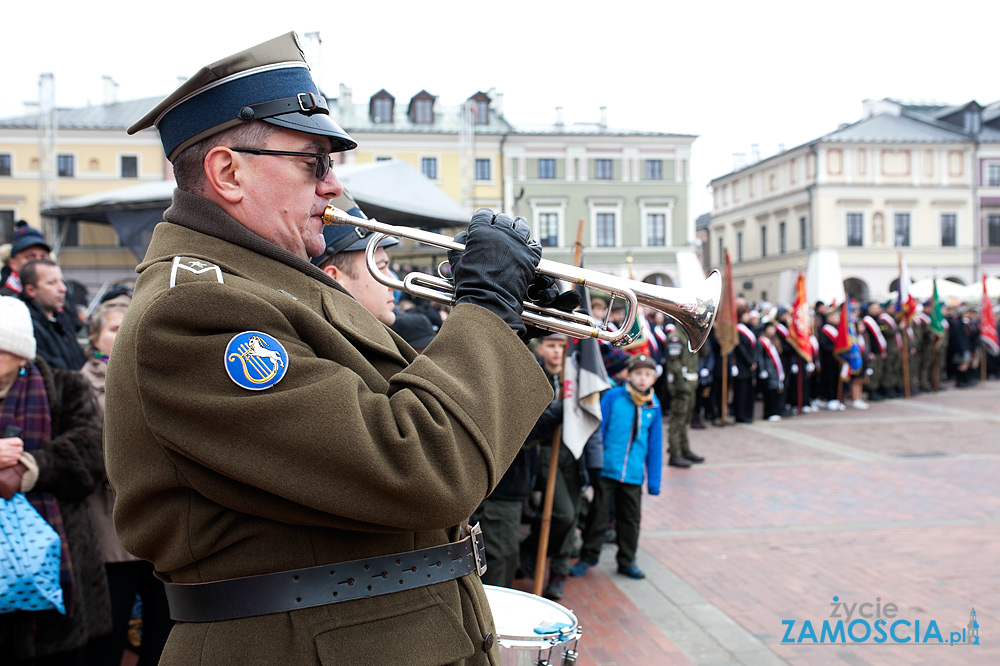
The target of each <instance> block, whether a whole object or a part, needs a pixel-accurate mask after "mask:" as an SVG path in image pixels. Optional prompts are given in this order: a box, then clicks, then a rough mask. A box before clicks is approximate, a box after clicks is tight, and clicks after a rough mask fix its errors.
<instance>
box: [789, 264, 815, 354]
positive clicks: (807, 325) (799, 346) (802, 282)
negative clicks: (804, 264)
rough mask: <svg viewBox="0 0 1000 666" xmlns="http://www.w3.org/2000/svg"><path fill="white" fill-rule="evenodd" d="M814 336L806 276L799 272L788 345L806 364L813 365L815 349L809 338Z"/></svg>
mask: <svg viewBox="0 0 1000 666" xmlns="http://www.w3.org/2000/svg"><path fill="white" fill-rule="evenodd" d="M810 335H812V317H811V316H810V315H809V301H808V300H807V299H806V276H805V273H802V272H801V271H800V272H799V279H798V281H797V284H796V286H795V304H794V305H792V318H791V326H789V327H788V343H789V344H790V345H792V347H793V348H794V349H795V351H796V352H798V354H799V356H801V357H802V358H803V359H805V361H806V363H812V360H813V353H812V352H813V347H812V342H811V341H810V340H809V336H810Z"/></svg>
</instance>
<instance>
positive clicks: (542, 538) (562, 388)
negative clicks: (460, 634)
mask: <svg viewBox="0 0 1000 666" xmlns="http://www.w3.org/2000/svg"><path fill="white" fill-rule="evenodd" d="M582 255H583V219H581V220H580V223H579V225H578V226H577V229H576V250H575V251H574V254H573V265H574V266H579V265H580V258H581V256H582ZM610 307H611V303H608V308H610ZM567 356H569V337H567V338H566V347H565V351H563V358H562V370H560V371H559V400H560V402H561V401H562V400H564V399H565V398H566V357H567ZM561 444H562V423H560V424H559V425H558V426H556V429H555V432H553V433H552V453H551V454H550V455H549V473H548V476H547V477H546V478H545V497H544V499H543V501H542V520H541V525H540V526H539V530H538V550H537V552H536V554H535V579H534V583H533V585H532V588H531V591H532V593H533V594H534V595H535V596H539V597H540V596H542V586H543V585H544V584H545V573H546V571H548V567H547V566H545V558H546V557H548V550H549V533H550V532H551V531H552V505H553V504H554V503H555V491H556V474H558V473H559V448H560V445H561Z"/></svg>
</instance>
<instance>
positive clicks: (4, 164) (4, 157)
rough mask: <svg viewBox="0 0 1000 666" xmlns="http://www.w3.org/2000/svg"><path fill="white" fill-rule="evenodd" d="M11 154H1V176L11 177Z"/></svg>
mask: <svg viewBox="0 0 1000 666" xmlns="http://www.w3.org/2000/svg"><path fill="white" fill-rule="evenodd" d="M10 163H11V159H10V153H0V176H9V175H10Z"/></svg>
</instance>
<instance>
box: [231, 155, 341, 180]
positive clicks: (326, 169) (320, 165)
mask: <svg viewBox="0 0 1000 666" xmlns="http://www.w3.org/2000/svg"><path fill="white" fill-rule="evenodd" d="M230 150H232V151H233V152H235V153H250V154H251V155H281V156H285V157H315V158H316V179H317V180H323V179H324V178H326V174H328V173H330V169H331V168H332V167H333V157H331V156H330V155H329V154H327V153H296V152H294V151H291V150H265V149H263V148H231V149H230Z"/></svg>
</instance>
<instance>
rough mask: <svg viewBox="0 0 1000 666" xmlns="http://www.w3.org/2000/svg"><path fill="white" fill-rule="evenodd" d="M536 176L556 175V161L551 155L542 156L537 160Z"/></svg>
mask: <svg viewBox="0 0 1000 666" xmlns="http://www.w3.org/2000/svg"><path fill="white" fill-rule="evenodd" d="M538 177H539V178H542V179H552V178H555V177H556V161H555V159H553V158H551V157H542V158H540V159H539V160H538Z"/></svg>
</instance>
